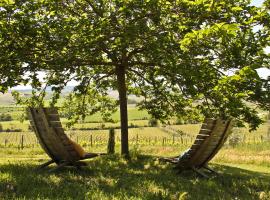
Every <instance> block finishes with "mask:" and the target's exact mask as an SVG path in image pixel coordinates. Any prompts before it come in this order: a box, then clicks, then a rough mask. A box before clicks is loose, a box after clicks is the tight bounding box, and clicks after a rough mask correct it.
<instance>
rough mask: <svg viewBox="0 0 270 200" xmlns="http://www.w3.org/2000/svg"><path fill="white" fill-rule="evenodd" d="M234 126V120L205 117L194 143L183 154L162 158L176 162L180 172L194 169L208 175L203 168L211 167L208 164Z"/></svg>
mask: <svg viewBox="0 0 270 200" xmlns="http://www.w3.org/2000/svg"><path fill="white" fill-rule="evenodd" d="M232 127H233V122H232V120H221V119H209V118H208V119H205V120H204V122H203V124H202V127H201V130H200V132H199V134H198V135H197V137H196V139H195V141H194V144H193V145H192V146H191V148H190V149H188V150H187V151H186V152H184V153H183V154H182V155H180V156H177V157H173V158H162V159H161V160H164V161H168V162H171V163H174V164H175V165H176V166H175V169H177V170H178V171H179V172H182V171H184V170H188V169H192V170H193V171H195V172H196V173H198V174H200V175H201V176H204V177H207V176H206V175H205V174H204V173H203V172H202V171H200V169H201V168H204V169H207V170H209V171H211V172H215V171H214V170H212V169H210V168H209V167H208V166H207V164H208V162H209V161H210V160H211V159H212V158H213V157H214V156H215V155H216V154H217V152H218V151H219V150H220V148H221V147H222V146H223V144H224V143H225V141H226V140H227V138H228V136H229V135H230V133H231V131H232Z"/></svg>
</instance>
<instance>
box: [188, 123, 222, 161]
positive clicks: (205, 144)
mask: <svg viewBox="0 0 270 200" xmlns="http://www.w3.org/2000/svg"><path fill="white" fill-rule="evenodd" d="M224 129H225V125H224V123H223V121H221V120H216V123H215V126H214V127H213V131H212V132H211V136H210V137H208V138H206V139H205V140H204V141H203V142H201V145H200V146H199V147H198V148H197V151H196V153H195V154H194V156H193V157H192V158H191V159H190V165H193V166H198V165H200V164H201V163H202V162H204V161H205V160H203V159H202V157H201V155H202V154H204V152H206V151H207V150H208V149H209V148H213V147H211V146H210V145H211V143H212V142H215V141H217V139H216V138H215V139H212V135H218V132H220V131H221V132H223V131H222V130H224ZM196 144H198V142H197V143H196Z"/></svg>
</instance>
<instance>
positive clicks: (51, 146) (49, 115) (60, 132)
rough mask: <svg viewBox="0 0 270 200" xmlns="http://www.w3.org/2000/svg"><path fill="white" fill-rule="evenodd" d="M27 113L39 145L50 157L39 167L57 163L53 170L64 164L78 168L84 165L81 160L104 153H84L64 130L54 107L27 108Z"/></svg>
mask: <svg viewBox="0 0 270 200" xmlns="http://www.w3.org/2000/svg"><path fill="white" fill-rule="evenodd" d="M28 113H29V119H30V123H31V125H32V127H33V129H34V132H35V134H36V136H37V139H38V141H39V143H40V145H41V147H42V148H43V149H44V151H45V152H46V153H47V154H48V155H49V156H50V157H51V160H50V161H48V162H46V163H44V164H42V165H41V166H40V167H39V168H44V167H46V166H48V165H50V164H52V163H56V164H57V165H58V166H57V167H56V168H55V169H54V170H57V169H59V168H62V167H65V166H75V167H77V168H80V166H82V165H86V164H85V163H83V162H80V161H81V160H85V159H88V158H94V157H96V156H99V155H104V154H98V153H85V152H84V150H83V148H82V147H81V146H80V145H79V144H77V143H75V142H74V141H72V140H70V139H69V138H68V136H67V135H66V134H65V132H64V129H63V127H62V124H61V122H60V117H59V114H58V111H57V109H56V108H28Z"/></svg>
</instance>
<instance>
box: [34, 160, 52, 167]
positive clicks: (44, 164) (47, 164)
mask: <svg viewBox="0 0 270 200" xmlns="http://www.w3.org/2000/svg"><path fill="white" fill-rule="evenodd" d="M54 162H55V161H54V160H49V161H48V162H45V163H43V164H42V165H40V166H39V167H38V168H37V169H43V168H45V167H47V166H49V165H50V164H52V163H54Z"/></svg>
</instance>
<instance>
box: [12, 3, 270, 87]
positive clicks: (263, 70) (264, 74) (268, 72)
mask: <svg viewBox="0 0 270 200" xmlns="http://www.w3.org/2000/svg"><path fill="white" fill-rule="evenodd" d="M263 2H264V0H252V1H251V5H254V6H261V5H262V3H263ZM266 52H268V53H270V47H268V48H266ZM257 72H258V74H259V76H260V77H262V78H264V79H266V78H267V77H268V76H270V69H267V68H261V69H258V70H257ZM42 76H43V75H42V74H41V75H40V77H42ZM76 84H77V83H76V81H71V82H69V83H68V85H69V86H74V85H76ZM22 89H31V87H30V86H16V87H14V88H12V90H22Z"/></svg>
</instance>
